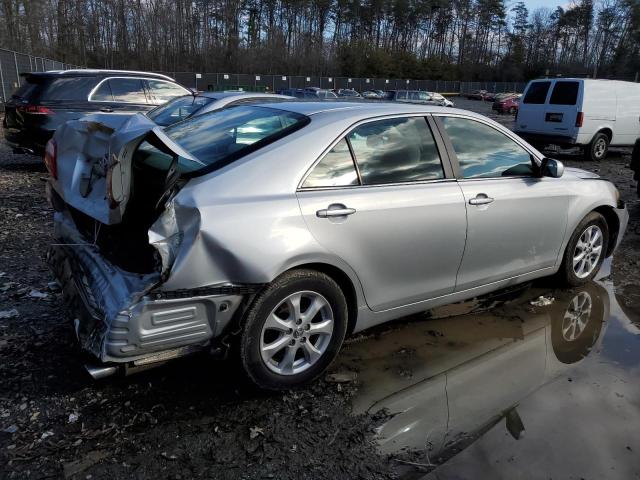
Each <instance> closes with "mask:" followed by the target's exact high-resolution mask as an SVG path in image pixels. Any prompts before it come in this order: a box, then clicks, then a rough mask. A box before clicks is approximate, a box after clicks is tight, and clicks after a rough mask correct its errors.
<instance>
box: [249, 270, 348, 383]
mask: <svg viewBox="0 0 640 480" xmlns="http://www.w3.org/2000/svg"><path fill="white" fill-rule="evenodd" d="M346 330H347V303H346V300H345V298H344V295H343V294H342V291H341V290H340V287H339V286H338V285H337V284H336V282H335V281H333V280H332V279H331V278H330V277H329V276H327V275H325V274H324V273H321V272H316V271H313V270H294V271H291V272H287V273H285V274H283V275H282V276H280V277H279V278H278V279H276V280H275V281H274V282H272V283H271V284H270V285H269V286H268V287H267V288H266V289H265V290H264V291H263V292H261V293H260V294H259V295H258V296H257V297H256V299H255V300H254V302H253V305H252V306H251V308H250V309H249V311H248V313H247V316H246V319H245V328H244V329H243V332H242V335H241V337H240V359H241V362H242V366H243V369H244V371H245V372H246V374H247V376H248V377H249V379H250V380H251V381H252V382H253V383H255V384H256V385H257V386H259V387H261V388H265V389H270V390H285V389H289V388H294V387H298V386H301V385H304V384H306V383H309V382H311V381H313V380H315V379H316V378H317V377H319V376H320V375H321V374H322V373H323V372H324V371H325V370H326V368H327V367H328V366H329V364H330V363H331V362H332V361H333V359H334V358H335V357H336V355H337V353H338V351H339V350H340V346H341V345H342V342H343V340H344V337H345V334H346Z"/></svg>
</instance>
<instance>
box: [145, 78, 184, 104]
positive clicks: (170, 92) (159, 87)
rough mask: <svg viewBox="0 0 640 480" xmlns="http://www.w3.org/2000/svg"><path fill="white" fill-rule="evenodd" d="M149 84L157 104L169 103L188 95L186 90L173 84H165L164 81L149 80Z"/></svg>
mask: <svg viewBox="0 0 640 480" xmlns="http://www.w3.org/2000/svg"><path fill="white" fill-rule="evenodd" d="M147 84H148V85H149V89H150V90H151V94H152V95H153V97H154V99H155V101H154V103H157V104H161V103H165V102H168V101H169V100H171V99H172V98H176V97H179V96H181V95H184V94H185V93H187V91H186V89H184V88H182V87H181V86H180V85H176V84H175V83H171V82H163V81H162V80H147Z"/></svg>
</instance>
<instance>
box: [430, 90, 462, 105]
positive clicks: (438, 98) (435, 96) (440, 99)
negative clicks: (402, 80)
mask: <svg viewBox="0 0 640 480" xmlns="http://www.w3.org/2000/svg"><path fill="white" fill-rule="evenodd" d="M427 93H428V94H429V95H430V96H431V100H433V101H434V102H435V103H437V104H438V105H440V106H441V107H455V104H454V103H453V102H452V101H451V100H449V99H448V98H446V97H445V96H444V95H441V94H439V93H437V92H427Z"/></svg>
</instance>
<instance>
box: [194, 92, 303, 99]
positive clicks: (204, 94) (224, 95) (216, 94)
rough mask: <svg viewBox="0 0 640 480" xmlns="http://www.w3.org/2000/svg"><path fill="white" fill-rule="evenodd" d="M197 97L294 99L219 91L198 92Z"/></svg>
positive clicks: (263, 94)
mask: <svg viewBox="0 0 640 480" xmlns="http://www.w3.org/2000/svg"><path fill="white" fill-rule="evenodd" d="M196 96H198V97H207V98H213V99H215V100H222V99H223V98H229V97H238V98H244V97H246V98H261V97H264V98H288V99H291V100H293V99H294V97H290V96H288V95H279V94H277V93H262V92H240V91H221V92H198V93H197V94H196Z"/></svg>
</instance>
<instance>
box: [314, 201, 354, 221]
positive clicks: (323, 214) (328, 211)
mask: <svg viewBox="0 0 640 480" xmlns="http://www.w3.org/2000/svg"><path fill="white" fill-rule="evenodd" d="M354 213H356V209H355V208H347V207H345V206H344V205H340V204H333V205H329V208H325V209H323V210H318V211H317V212H316V216H317V217H318V218H329V217H346V216H347V215H353V214H354Z"/></svg>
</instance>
